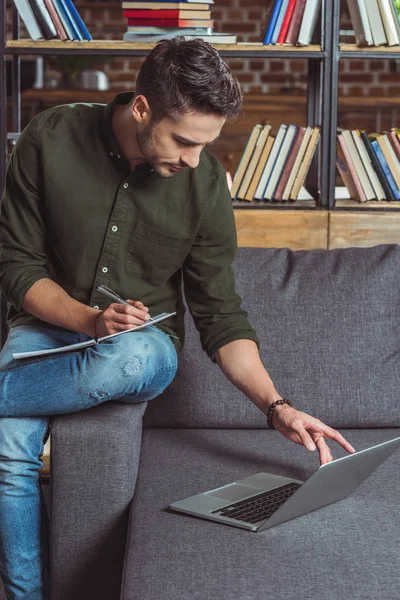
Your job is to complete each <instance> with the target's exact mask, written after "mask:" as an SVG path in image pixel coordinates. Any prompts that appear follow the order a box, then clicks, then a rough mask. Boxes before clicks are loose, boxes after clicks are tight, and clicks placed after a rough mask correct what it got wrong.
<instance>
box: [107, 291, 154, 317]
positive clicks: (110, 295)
mask: <svg viewBox="0 0 400 600" xmlns="http://www.w3.org/2000/svg"><path fill="white" fill-rule="evenodd" d="M96 290H97V291H98V292H100V293H101V294H104V295H105V296H107V297H108V298H111V300H114V302H119V304H128V306H131V305H130V304H129V302H127V301H126V300H124V299H123V298H121V296H118V294H117V293H116V292H114V291H113V290H111V289H110V288H109V287H107V286H106V285H102V284H100V285H96ZM149 317H150V315H149ZM149 321H154V319H152V318H151V317H150V318H149Z"/></svg>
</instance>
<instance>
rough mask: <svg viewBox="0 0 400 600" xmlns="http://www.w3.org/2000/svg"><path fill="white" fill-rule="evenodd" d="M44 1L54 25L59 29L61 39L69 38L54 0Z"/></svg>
mask: <svg viewBox="0 0 400 600" xmlns="http://www.w3.org/2000/svg"><path fill="white" fill-rule="evenodd" d="M44 2H45V4H46V7H47V10H48V11H49V15H50V16H51V18H52V21H53V23H54V27H55V28H56V30H57V33H58V37H59V38H60V40H63V41H65V40H68V36H67V34H66V32H65V29H64V27H63V24H62V23H61V20H60V17H59V16H58V13H57V11H56V9H55V7H54V4H53V2H52V0H44Z"/></svg>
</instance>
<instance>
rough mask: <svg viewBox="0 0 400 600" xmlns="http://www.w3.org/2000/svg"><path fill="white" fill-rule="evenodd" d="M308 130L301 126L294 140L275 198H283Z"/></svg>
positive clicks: (278, 199)
mask: <svg viewBox="0 0 400 600" xmlns="http://www.w3.org/2000/svg"><path fill="white" fill-rule="evenodd" d="M305 132H306V128H305V127H299V129H298V132H297V135H296V138H295V140H294V142H293V146H292V149H291V151H290V154H289V156H288V159H287V161H286V164H285V167H284V169H283V173H282V177H281V179H280V181H279V184H278V187H277V189H276V192H275V200H277V201H281V200H283V192H284V191H285V188H286V185H287V182H288V181H289V177H290V173H291V172H292V169H293V166H294V163H295V161H296V156H297V155H298V153H299V150H300V146H301V143H302V141H303V138H304V134H305Z"/></svg>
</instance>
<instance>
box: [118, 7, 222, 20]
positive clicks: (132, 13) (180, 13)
mask: <svg viewBox="0 0 400 600" xmlns="http://www.w3.org/2000/svg"><path fill="white" fill-rule="evenodd" d="M124 17H126V18H128V19H210V18H211V11H209V10H162V9H159V8H158V9H156V10H124Z"/></svg>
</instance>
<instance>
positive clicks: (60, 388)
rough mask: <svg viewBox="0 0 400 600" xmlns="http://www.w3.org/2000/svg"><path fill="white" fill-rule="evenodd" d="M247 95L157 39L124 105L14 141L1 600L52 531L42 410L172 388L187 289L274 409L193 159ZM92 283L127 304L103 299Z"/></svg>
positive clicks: (264, 406) (18, 583)
mask: <svg viewBox="0 0 400 600" xmlns="http://www.w3.org/2000/svg"><path fill="white" fill-rule="evenodd" d="M241 105H242V93H241V90H240V87H239V84H238V82H237V80H236V79H235V78H234V77H233V76H232V74H231V73H230V71H229V69H228V67H227V65H226V64H225V63H224V62H223V61H222V59H221V58H220V56H219V54H218V53H217V52H216V50H214V49H213V48H212V47H211V46H210V45H209V44H207V43H205V42H203V41H201V40H193V41H185V40H184V39H183V38H175V39H174V40H170V41H163V42H161V43H159V44H158V45H157V46H156V48H155V49H154V50H153V51H152V52H151V53H150V54H149V56H148V57H147V59H146V61H145V62H144V64H143V65H142V68H141V70H140V73H139V75H138V79H137V86H136V93H135V94H133V93H123V94H119V95H118V96H117V97H116V98H115V99H114V100H113V101H112V102H111V103H110V104H109V105H108V106H105V107H104V106H102V105H85V104H76V105H69V106H60V107H56V108H54V109H50V110H48V111H45V112H44V113H41V114H40V115H38V116H37V117H36V118H35V119H33V121H32V122H31V123H30V124H29V125H28V127H27V128H26V129H25V131H24V132H23V133H22V135H21V137H20V139H19V141H18V143H17V145H16V148H15V150H14V152H13V155H12V157H11V160H10V164H9V166H8V171H7V180H6V188H5V191H4V195H3V199H2V206H1V215H0V227H1V234H0V242H1V289H2V294H3V296H4V298H5V299H6V300H7V301H8V303H9V306H10V309H9V314H8V323H9V326H10V333H9V335H8V338H7V342H6V344H5V347H4V349H3V351H2V353H1V356H0V384H1V387H0V389H1V393H0V485H1V492H2V493H1V495H0V571H1V576H2V579H3V582H4V585H5V588H6V590H7V594H8V596H9V597H10V598H13V599H15V600H22V599H24V600H28V599H29V600H44V599H48V598H49V591H48V565H47V560H48V559H47V522H46V516H45V511H44V510H43V503H42V502H41V500H40V498H39V492H38V487H39V486H38V469H39V468H40V466H41V461H40V456H41V454H42V451H43V444H44V441H45V438H46V436H47V434H48V424H49V416H50V415H54V414H60V413H68V412H72V411H79V410H82V409H86V408H90V407H92V406H95V405H96V404H98V403H100V402H104V401H107V400H112V399H118V400H120V401H123V402H143V401H146V400H150V399H152V398H154V397H155V396H157V395H159V394H160V393H161V392H162V391H163V390H164V389H165V388H166V387H167V386H168V385H169V383H170V382H171V380H172V379H173V377H174V375H175V372H176V368H177V355H178V354H179V352H180V350H181V347H182V344H183V339H184V331H183V313H184V305H183V300H182V295H181V294H182V292H181V288H182V281H183V284H184V288H185V295H186V299H187V302H188V306H189V309H190V312H191V314H192V316H193V318H194V319H195V322H196V326H197V328H198V330H199V332H200V339H201V344H202V347H203V349H204V350H205V351H206V352H207V354H208V355H209V357H210V358H211V360H213V361H216V362H217V363H218V364H219V366H220V367H221V369H222V371H223V372H224V374H225V375H226V377H227V378H228V379H229V380H230V381H231V382H232V383H233V384H234V385H235V386H236V387H237V388H238V389H240V390H241V391H242V392H243V393H244V394H246V396H248V398H249V399H250V400H251V401H252V402H254V404H255V405H256V406H258V408H259V409H260V410H261V411H263V412H264V413H265V414H267V413H268V409H269V407H270V406H271V405H272V404H274V403H275V402H276V401H277V400H279V399H280V398H281V396H280V395H279V393H278V392H277V390H276V389H275V387H274V384H273V382H272V381H271V378H270V377H269V375H268V373H267V371H266V370H265V368H264V366H263V365H262V363H261V360H260V356H259V352H258V340H257V336H256V333H255V332H254V330H253V328H252V327H251V325H250V324H249V322H248V320H247V313H246V312H245V311H244V310H243V309H242V308H241V305H240V303H241V300H240V298H239V296H238V295H237V294H236V292H235V281H234V275H233V272H232V267H231V263H232V261H233V258H234V255H235V251H236V234H235V225H234V217H233V211H232V204H231V199H230V195H229V191H228V189H227V184H226V176H225V172H224V170H223V168H222V167H221V165H220V164H219V162H218V161H217V159H216V158H215V157H214V156H213V155H212V154H211V152H209V151H208V150H207V149H206V146H208V145H210V144H212V143H213V142H214V141H215V140H216V139H217V138H218V137H219V135H220V132H221V129H222V127H223V125H224V123H225V121H226V119H228V118H234V117H236V116H237V115H238V114H239V112H240V110H241ZM100 283H102V284H105V285H107V286H109V287H111V288H112V289H114V290H115V291H117V292H118V293H119V294H120V295H121V296H122V297H123V298H128V299H129V300H128V304H126V305H125V304H118V303H109V301H108V300H107V298H106V297H104V296H102V295H101V294H100V293H99V292H98V291H97V289H96V286H97V285H98V284H100ZM163 311H176V312H177V315H176V317H174V318H171V319H169V320H167V321H164V322H163V323H162V324H160V327H155V326H149V327H148V328H146V329H144V330H141V331H140V333H139V332H137V333H136V334H129V335H123V336H118V337H116V338H113V339H111V340H109V341H108V342H107V343H103V344H97V345H95V346H93V347H91V348H87V349H86V350H85V351H83V352H70V353H65V354H60V355H58V356H57V355H55V356H50V357H46V358H42V359H28V360H24V361H23V362H17V361H15V360H13V358H12V352H16V351H23V350H34V349H42V348H49V347H54V348H56V347H59V346H62V345H65V344H69V343H74V342H77V341H82V340H86V339H89V338H90V337H95V336H103V335H107V334H111V333H115V332H118V331H123V330H126V329H129V328H132V327H134V326H137V325H141V324H143V323H144V321H145V320H147V319H148V318H149V314H156V313H158V312H163ZM272 419H273V420H272V423H273V425H274V426H275V427H276V428H277V429H278V430H279V431H280V432H281V433H282V434H283V435H284V436H285V437H287V438H289V439H291V440H292V441H294V442H295V443H298V444H302V445H304V446H305V447H306V448H307V449H308V450H310V451H313V450H315V449H318V452H319V456H320V461H321V463H326V462H329V461H330V460H332V455H331V451H330V449H329V448H328V446H327V444H326V442H325V439H324V438H325V437H328V438H331V439H333V440H335V441H337V442H338V443H339V444H341V445H342V446H343V447H344V448H345V449H346V450H347V451H349V452H353V451H354V449H353V448H352V447H351V446H350V444H348V442H346V440H344V438H343V437H342V436H341V435H340V434H339V433H338V432H336V431H335V430H333V429H331V428H329V427H327V426H326V425H324V424H323V423H321V421H319V420H318V419H315V418H313V417H311V416H309V415H307V414H305V413H302V412H299V411H297V410H296V408H295V407H290V406H289V405H288V404H282V405H276V406H275V408H274V410H273V412H272Z"/></svg>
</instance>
